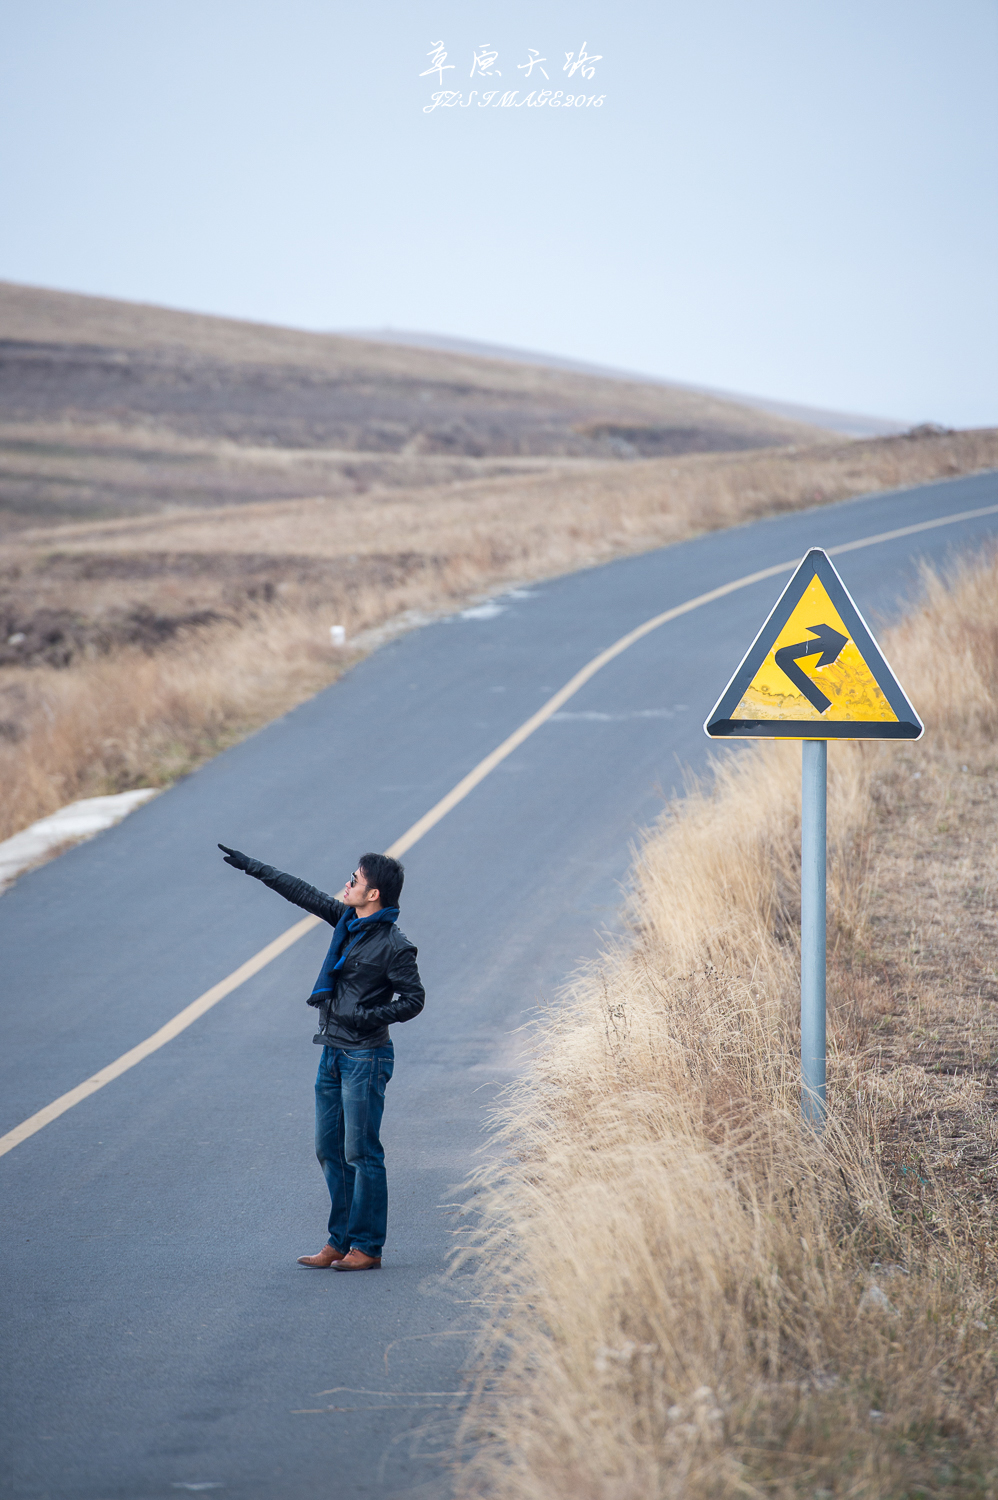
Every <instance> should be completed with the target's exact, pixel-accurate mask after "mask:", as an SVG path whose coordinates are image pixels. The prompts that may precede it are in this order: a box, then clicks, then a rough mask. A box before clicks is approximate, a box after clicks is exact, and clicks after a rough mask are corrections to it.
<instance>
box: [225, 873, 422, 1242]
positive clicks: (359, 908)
mask: <svg viewBox="0 0 998 1500" xmlns="http://www.w3.org/2000/svg"><path fill="white" fill-rule="evenodd" d="M218 847H219V848H220V849H221V850H222V853H223V854H224V855H225V863H226V864H227V865H234V866H235V868H236V869H237V870H244V871H245V873H246V874H247V875H252V876H253V877H254V879H256V880H262V881H263V883H264V885H269V886H270V888H271V890H272V891H277V893H278V895H280V896H283V897H284V899H285V900H286V901H292V902H294V904H295V906H300V907H302V908H303V909H304V910H305V911H310V912H312V913H313V914H314V915H315V916H317V917H321V918H322V920H323V921H324V922H328V923H329V924H330V925H331V926H332V927H333V928H335V931H334V933H333V940H332V942H331V943H330V945H329V952H328V953H327V954H326V958H325V962H324V963H323V965H322V968H321V969H320V971H319V977H318V979H317V980H316V982H315V988H314V989H313V991H312V994H311V996H310V997H309V1001H308V1003H309V1005H314V1006H316V1007H317V1008H318V1011H319V1029H318V1031H317V1032H316V1034H315V1036H314V1037H313V1038H312V1040H313V1041H314V1042H316V1043H318V1045H319V1046H320V1047H321V1048H322V1056H321V1058H320V1061H319V1075H318V1077H317V1078H316V1080H315V1154H316V1156H317V1157H318V1158H319V1165H320V1166H321V1168H322V1172H323V1176H324V1177H325V1179H326V1186H327V1187H328V1188H329V1197H330V1202H331V1208H330V1212H329V1240H328V1243H327V1244H326V1245H324V1246H323V1248H322V1249H321V1250H320V1251H319V1253H318V1254H317V1255H302V1256H299V1259H298V1264H299V1265H300V1266H311V1267H314V1268H316V1269H325V1267H327V1266H329V1267H331V1268H332V1269H333V1270H334V1271H375V1270H377V1269H378V1267H379V1266H380V1265H381V1251H382V1248H383V1246H384V1242H385V1229H386V1227H387V1223H388V1179H387V1176H386V1175H385V1153H384V1149H383V1147H382V1145H381V1140H380V1134H379V1132H380V1129H381V1116H382V1114H383V1112H384V1108H385V1087H386V1085H387V1083H388V1080H389V1079H390V1078H391V1076H392V1069H393V1067H394V1064H395V1049H394V1047H393V1046H392V1043H391V1038H390V1037H389V1035H388V1027H389V1026H390V1025H391V1023H392V1022H393V1021H409V1020H411V1019H412V1017H413V1016H418V1015H419V1012H420V1011H421V1010H422V1008H423V999H424V990H423V986H422V984H421V983H420V979H419V970H418V969H417V968H416V947H415V944H414V943H411V942H410V941H409V939H408V938H407V937H406V935H405V933H403V932H401V931H400V930H399V928H398V927H397V926H396V925H395V923H396V920H397V918H398V914H399V908H398V901H399V897H400V895H401V894H402V881H403V879H404V878H405V872H404V871H403V869H402V866H401V865H400V864H399V862H398V860H397V859H392V858H391V857H390V856H389V855H387V854H362V855H361V857H360V859H359V860H358V862H357V868H356V870H354V872H353V874H352V875H351V877H350V879H349V880H348V881H347V883H346V886H345V887H344V890H343V899H342V901H337V900H336V899H335V897H333V896H327V895H326V894H325V892H323V891H317V890H316V888H315V886H312V885H307V884H306V883H305V881H304V880H298V879H296V878H295V876H294V875H284V874H282V873H281V871H280V870H275V869H274V868H273V866H271V865H264V864H261V863H260V861H259V860H258V859H250V858H249V856H248V855H246V854H240V853H239V850H238V849H228V848H226V846H225V844H219V846H218Z"/></svg>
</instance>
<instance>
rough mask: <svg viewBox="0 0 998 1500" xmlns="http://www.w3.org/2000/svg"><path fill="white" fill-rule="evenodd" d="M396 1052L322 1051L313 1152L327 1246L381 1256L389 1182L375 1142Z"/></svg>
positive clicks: (389, 1049)
mask: <svg viewBox="0 0 998 1500" xmlns="http://www.w3.org/2000/svg"><path fill="white" fill-rule="evenodd" d="M394 1066H395V1048H394V1047H393V1046H392V1044H391V1042H389V1043H388V1045H387V1047H368V1048H360V1049H358V1050H357V1051H350V1052H347V1051H345V1050H344V1049H343V1048H341V1047H323V1049H322V1057H321V1058H320V1059H319V1073H318V1076H317V1078H316V1080H315V1154H316V1156H317V1157H318V1158H319V1165H320V1167H321V1168H322V1175H323V1176H324V1177H325V1179H326V1186H327V1187H328V1189H329V1199H330V1205H331V1206H330V1210H329V1243H330V1244H331V1245H332V1246H333V1248H334V1249H335V1250H343V1251H346V1250H352V1249H357V1250H363V1252H364V1254H365V1255H380V1254H381V1251H382V1248H383V1247H384V1243H385V1230H386V1228H387V1225H388V1178H387V1175H386V1173H385V1153H384V1149H383V1147H382V1145H381V1141H380V1139H379V1135H378V1132H379V1131H380V1129H381V1116H382V1115H383V1114H384V1110H385V1088H386V1086H387V1083H388V1080H389V1078H391V1076H392V1069H393V1068H394Z"/></svg>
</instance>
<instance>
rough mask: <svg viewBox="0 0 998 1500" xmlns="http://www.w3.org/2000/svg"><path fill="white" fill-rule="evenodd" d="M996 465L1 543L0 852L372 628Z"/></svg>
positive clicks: (254, 516)
mask: <svg viewBox="0 0 998 1500" xmlns="http://www.w3.org/2000/svg"><path fill="white" fill-rule="evenodd" d="M993 468H998V432H996V431H992V430H987V431H981V432H956V433H947V432H935V431H918V432H916V433H913V434H909V435H905V436H901V437H891V438H876V439H871V440H869V441H863V442H835V443H831V444H828V445H816V446H807V447H796V448H780V449H756V450H754V451H751V452H747V453H746V452H741V453H723V454H718V453H711V454H693V455H687V456H684V457H678V458H668V459H654V460H648V461H633V462H627V463H623V462H620V463H592V464H590V465H584V466H582V467H574V468H571V469H568V470H564V471H559V472H557V473H555V472H551V473H549V474H546V475H543V476H538V475H536V474H530V475H525V476H523V475H520V476H512V477H511V476H506V477H504V478H501V479H496V478H493V479H488V480H476V481H474V482H470V481H469V482H461V483H456V484H448V485H439V486H428V485H424V486H422V487H421V488H419V489H417V490H412V491H405V490H399V489H392V490H383V491H379V492H373V491H372V492H369V493H366V494H363V495H353V496H349V497H344V496H342V495H339V496H316V497H315V498H312V499H308V500H282V501H275V502H269V503H266V504H246V505H239V506H223V507H218V508H214V509H212V508H207V509H199V510H197V511H192V510H187V511H175V512H170V513H167V514H161V515H156V516H138V517H134V516H133V517H126V518H123V519H117V520H113V521H98V522H87V523H74V524H68V525H56V526H47V527H42V526H37V527H35V528H33V529H30V530H20V531H17V532H16V533H14V534H12V535H10V536H9V537H7V539H6V540H5V541H4V542H3V544H2V545H0V780H2V782H3V785H4V790H5V796H4V799H3V806H2V809H0V839H3V838H7V837H9V836H10V835H12V834H14V833H16V832H18V831H19V830H20V829H22V828H24V827H26V826H27V825H29V824H30V823H32V822H34V821H35V820H37V819H38V818H41V817H45V816H46V815H48V814H50V813H52V812H53V811H55V810H56V809H57V808H59V807H61V806H63V805H64V804H66V803H68V802H72V801H76V800H78V799H80V798H86V797H91V796H100V795H109V794H113V793H116V792H120V791H127V790H131V789H133V788H136V787H140V786H144V785H152V786H163V785H166V784H168V783H169V782H170V781H171V780H172V779H174V778H175V777H176V776H178V775H181V774H183V773H184V772H186V771H188V770H190V769H192V768H193V767H194V766H196V765H198V764H200V763H201V762H202V761H204V760H205V759H207V758H208V757H209V756H211V755H213V754H215V753H217V751H218V750H220V749H222V748H224V746H226V745H228V744H231V743H232V742H233V741H234V740H236V739H238V738H240V737H241V736H242V735H244V734H246V733H248V732H250V731H251V730H253V729H255V728H257V727H259V726H260V725H262V724H265V723H266V722H268V720H270V719H272V718H274V717H275V716H277V715H278V714H280V713H283V712H285V711H287V710H288V709H290V708H292V707H293V706H294V705H295V704H297V703H300V702H301V701H302V700H303V699H305V698H307V697H308V696H309V695H310V694H312V693H314V692H316V691H317V690H318V689H319V688H321V687H324V686H326V685H327V684H328V683H330V682H332V681H333V680H335V678H336V677H337V676H338V674H339V673H340V672H341V671H342V670H343V668H344V666H345V665H349V663H350V661H351V660H355V659H356V656H357V651H356V650H353V651H351V650H350V649H348V650H347V652H346V654H344V652H343V651H342V650H337V649H335V648H333V647H332V646H331V645H330V626H333V625H340V626H342V627H343V628H344V629H345V632H346V637H347V641H348V643H357V638H358V636H359V637H361V640H360V642H359V647H360V649H366V646H365V636H367V640H368V641H369V640H370V637H369V635H367V633H368V632H371V631H372V630H378V629H380V628H382V627H384V626H385V625H386V624H388V623H389V622H392V621H398V620H399V619H400V618H402V619H403V620H404V619H405V618H406V617H408V618H409V619H410V620H412V619H416V618H419V617H426V616H429V615H433V614H440V613H446V612H449V611H452V610H454V609H456V608H459V607H461V605H462V604H465V603H467V602H469V601H470V600H472V599H474V598H480V597H482V596H483V595H485V594H487V593H489V592H492V591H495V590H500V589H502V588H504V587H508V586H509V585H511V584H514V583H519V582H526V581H531V580H537V579H541V578H545V577H552V576H555V575H557V574H559V573H565V572H569V571H571V570H573V569H576V568H580V567H584V566H588V565H591V564H594V563H598V562H604V561H608V560H609V559H611V558H613V557H619V556H623V555H625V554H627V553H635V552H641V551H646V550H648V549H649V548H652V547H656V546H662V545H664V544H666V543H668V542H673V541H679V540H683V539H684V538H688V537H691V536H694V535H697V534H699V533H702V532H706V531H711V530H717V529H719V528H722V527H727V526H732V525H736V524H740V523H742V522H747V521H751V520H754V519H756V518H758V517H760V516H764V515H777V514H781V513H785V512H788V511H792V510H799V509H803V508H807V507H810V506H813V505H816V504H821V503H826V502H830V501H834V500H839V499H843V498H846V497H849V496H853V495H860V494H865V493H872V492H876V491H882V490H886V489H893V488H899V487H903V486H906V485H912V484H919V483H924V482H926V481H929V480H932V479H939V478H946V477H951V476H953V475H956V474H968V473H975V472H979V471H981V470H986V469H993Z"/></svg>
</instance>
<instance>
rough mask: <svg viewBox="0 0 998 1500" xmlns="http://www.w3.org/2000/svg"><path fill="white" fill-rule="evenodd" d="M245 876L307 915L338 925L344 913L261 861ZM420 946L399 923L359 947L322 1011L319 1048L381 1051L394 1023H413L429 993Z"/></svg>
mask: <svg viewBox="0 0 998 1500" xmlns="http://www.w3.org/2000/svg"><path fill="white" fill-rule="evenodd" d="M246 874H247V875H253V876H254V877H255V878H256V879H257V880H262V881H263V883H264V885H269V886H270V889H271V890H272V891H276V892H277V894H278V895H279V896H283V897H284V899H285V901H291V902H293V903H294V905H295V906H300V907H302V909H303V910H304V911H310V912H312V913H313V915H314V916H317V917H321V918H322V920H323V921H324V922H328V923H329V924H330V925H331V926H332V927H335V926H336V924H337V922H338V921H339V920H340V917H342V915H343V913H344V912H345V911H346V906H345V905H344V903H343V902H342V901H337V900H336V898H335V897H334V896H327V895H326V893H325V891H318V890H316V888H315V886H314V885H308V884H307V883H306V882H305V881H304V880H298V879H297V878H296V877H295V876H294V875H285V874H283V873H282V871H280V870H275V869H274V867H273V865H264V864H261V863H260V861H259V860H258V859H253V860H249V861H247V869H246ZM416 951H417V950H416V945H415V943H411V942H410V941H409V939H408V938H407V937H406V935H405V933H404V932H400V931H399V929H398V927H397V926H396V924H395V923H387V922H379V923H377V924H376V925H375V926H373V927H372V928H371V930H370V932H369V933H366V934H365V935H364V937H363V938H362V939H361V941H360V942H359V943H355V944H354V946H353V948H351V950H350V952H349V953H348V954H347V958H346V962H345V963H344V965H343V967H342V969H340V970H338V971H337V974H336V988H335V989H334V991H333V994H332V997H331V999H329V1000H327V1001H326V1002H324V1003H323V1005H322V1006H321V1007H320V1010H319V1030H318V1032H317V1033H316V1035H315V1036H314V1037H313V1038H312V1040H313V1041H314V1042H317V1043H318V1044H319V1046H321V1047H345V1048H357V1047H383V1046H385V1044H386V1043H387V1042H388V1040H389V1036H388V1028H389V1026H390V1025H391V1024H392V1022H394V1021H411V1020H412V1018H413V1016H418V1015H419V1012H420V1011H421V1010H422V1009H423V1001H424V999H425V995H426V992H425V991H424V989H423V986H422V983H421V981H420V978H419V970H418V969H417V968H416Z"/></svg>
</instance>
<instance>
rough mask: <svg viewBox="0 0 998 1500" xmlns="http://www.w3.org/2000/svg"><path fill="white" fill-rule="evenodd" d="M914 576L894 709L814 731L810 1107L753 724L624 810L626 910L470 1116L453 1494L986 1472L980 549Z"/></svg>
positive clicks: (997, 964) (987, 790)
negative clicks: (464, 1322)
mask: <svg viewBox="0 0 998 1500" xmlns="http://www.w3.org/2000/svg"><path fill="white" fill-rule="evenodd" d="M925 583H926V589H927V595H926V602H925V605H924V608H922V609H920V610H919V611H918V612H917V613H915V614H914V615H913V616H912V617H910V618H909V619H908V620H906V621H905V622H904V623H903V624H902V625H901V626H900V627H899V628H898V629H897V630H895V631H894V632H893V633H892V636H891V637H890V639H889V641H888V655H889V658H890V659H891V660H892V662H893V663H894V664H895V666H896V668H897V670H898V673H899V676H900V678H901V680H902V682H904V684H905V686H906V688H908V689H909V691H910V692H911V694H912V696H913V699H914V701H915V703H916V705H917V706H918V707H919V709H920V711H921V712H922V714H923V716H924V718H925V721H926V725H927V735H926V740H925V742H924V744H920V745H918V746H877V745H875V744H870V743H859V744H848V743H842V742H840V743H838V744H835V743H833V745H832V747H831V751H830V756H829V761H830V784H829V828H830V830H832V831H833V834H834V840H835V842H834V846H833V847H832V848H831V850H830V868H829V875H830V879H829V913H830V938H831V954H832V957H831V965H830V975H829V980H830V983H829V996H830V1038H829V1040H830V1058H829V1078H830V1088H829V1097H830V1123H829V1126H828V1129H827V1131H826V1133H825V1135H824V1137H823V1138H822V1139H821V1140H818V1139H816V1138H815V1137H814V1136H813V1135H812V1134H811V1133H810V1132H809V1131H808V1130H807V1129H805V1128H804V1127H803V1126H802V1124H801V1122H800V1119H799V1107H798V1077H799V1075H798V1061H797V1059H798V1056H799V991H798V967H797V965H798V939H799V906H798V902H799V806H800V795H799V775H800V753H799V749H798V748H797V747H796V746H786V745H779V744H765V743H764V744H762V745H759V746H755V747H753V748H751V749H750V750H748V751H747V752H746V753H745V754H743V755H740V756H738V757H734V758H730V759H727V760H725V761H724V762H722V764H721V765H720V766H719V768H718V771H717V776H716V780H715V783H714V785H713V787H712V788H710V789H708V788H706V787H702V786H701V787H699V788H694V789H693V790H692V792H691V794H690V795H689V796H688V797H687V798H686V799H685V800H684V801H683V802H681V803H680V804H678V805H676V806H674V807H672V808H671V809H670V810H669V812H668V813H667V815H666V816H665V818H664V820H663V822H662V824H661V826H660V827H658V828H656V829H655V830H653V831H652V832H651V833H650V834H649V836H648V838H647V840H646V841H645V844H644V846H643V848H642V850H641V852H640V856H639V859H638V862H637V866H636V869H635V872H634V882H633V892H632V898H631V911H632V915H633V935H632V939H631V940H630V941H629V942H628V943H627V944H624V945H621V946H620V947H619V948H618V949H617V950H616V951H612V952H609V953H607V954H606V955H605V958H604V960H603V962H602V963H601V964H600V965H599V966H598V967H596V968H594V969H592V970H591V971H589V972H586V973H584V974H583V975H582V976H581V977H580V979H579V980H578V982H577V984H576V985H575V986H574V989H573V990H572V992H571V993H570V994H569V995H568V996H567V997H566V999H565V1003H564V1004H563V1005H561V1006H559V1007H557V1008H556V1009H555V1010H554V1011H553V1012H552V1014H551V1016H550V1017H549V1018H548V1019H547V1020H546V1021H545V1022H544V1023H543V1024H542V1025H541V1026H540V1028H539V1032H538V1038H537V1049H536V1054H535V1058H534V1061H533V1062H532V1064H531V1066H530V1068H529V1071H528V1074H527V1076H526V1078H525V1079H524V1081H523V1082H522V1083H521V1084H519V1085H518V1086H517V1088H516V1089H515V1090H514V1092H513V1093H512V1094H511V1095H510V1097H509V1099H508V1101H507V1103H506V1106H505V1108H504V1110H503V1113H502V1115H501V1117H500V1121H499V1132H500V1139H501V1140H502V1142H504V1144H505V1148H506V1155H505V1160H504V1161H503V1162H502V1163H501V1165H499V1166H493V1167H491V1168H489V1169H487V1170H486V1171H484V1173H483V1174H482V1177H481V1179H480V1181H479V1183H478V1187H479V1189H480V1192H479V1194H478V1196H476V1199H475V1204H476V1210H477V1209H478V1208H479V1207H480V1205H481V1204H482V1202H483V1201H484V1202H485V1205H486V1207H485V1210H484V1221H483V1223H484V1228H483V1229H482V1232H481V1233H482V1239H481V1241H480V1243H479V1245H478V1248H477V1252H476V1253H477V1254H480V1255H481V1256H482V1257H483V1278H484V1279H483V1284H484V1285H485V1287H486V1288H487V1294H488V1295H489V1296H490V1297H494V1298H495V1307H496V1311H495V1316H494V1317H493V1319H492V1320H491V1324H490V1327H489V1330H488V1334H487V1338H486V1341H485V1345H484V1348H483V1350H482V1375H481V1379H480V1382H479V1386H478V1392H477V1396H476V1398H475V1400H474V1404H473V1408H472V1412H471V1415H470V1417H469V1419H468V1426H467V1430H466V1437H467V1438H468V1439H469V1441H472V1442H473V1443H474V1444H475V1447H476V1451H477V1456H476V1458H475V1459H474V1461H473V1462H471V1463H470V1464H469V1467H468V1468H467V1469H466V1471H465V1473H464V1482H465V1492H466V1493H468V1494H469V1495H472V1494H473V1495H486V1494H487V1495H489V1496H495V1497H509V1500H512V1497H516V1500H534V1497H536V1500H558V1497H560V1496H565V1497H566V1500H567V1497H569V1496H571V1497H573V1500H653V1497H654V1500H664V1497H675V1500H680V1497H682V1500H696V1497H707V1496H711V1497H716V1496H729V1495H730V1496H735V1495H738V1496H764V1495H765V1496H780V1497H788V1500H789V1497H791V1496H795V1497H796V1496H802V1495H806V1496H815V1497H819V1500H823V1497H826V1496H833V1495H848V1496H850V1497H857V1500H859V1497H863V1500H883V1497H888V1496H898V1497H901V1496H905V1497H908V1496H911V1497H914V1496H918V1495H925V1496H928V1495H974V1496H981V1497H984V1496H990V1495H994V1494H995V1493H996V1492H998V1457H996V1454H995V1438H996V1436H998V1424H996V1411H995V1393H996V1382H995V1377H996V1374H998V1354H996V1351H995V1347H994V1333H995V1328H996V1326H998V1305H996V1290H998V1288H996V1282H995V1261H994V1257H995V1253H996V1250H998V1222H996V1216H995V1203H994V1167H995V1165H996V1162H998V1138H996V1137H998V1128H996V1126H995V1123H994V1122H995V1113H994V1105H995V1102H996V1098H995V1090H996V1085H998V1028H996V1025H995V1020H994V1013H993V1005H994V1001H995V1000H996V999H998V927H996V922H995V890H996V888H998V840H996V817H995V810H996V804H995V793H996V790H998V762H996V759H995V755H994V748H993V747H994V735H995V729H996V728H998V631H996V624H995V609H994V601H995V599H996V598H998V561H995V560H993V559H992V560H991V561H989V562H987V563H983V564H978V565H976V566H973V567H971V566H967V567H965V568H963V569H962V570H961V571H960V572H959V573H958V575H957V576H956V577H955V578H952V579H951V580H950V581H949V582H948V583H947V582H945V581H944V580H942V579H940V578H938V577H936V576H935V575H932V574H928V573H927V574H926V578H925ZM941 648H942V649H941ZM941 661H946V663H947V668H946V670H945V671H944V670H941V669H940V668H939V667H938V666H937V665H936V664H937V663H939V662H941Z"/></svg>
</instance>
